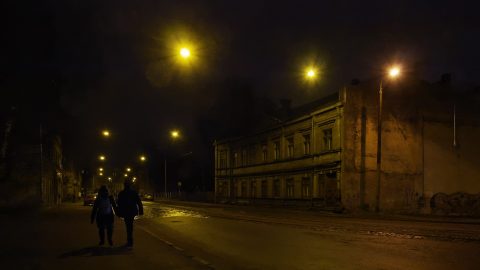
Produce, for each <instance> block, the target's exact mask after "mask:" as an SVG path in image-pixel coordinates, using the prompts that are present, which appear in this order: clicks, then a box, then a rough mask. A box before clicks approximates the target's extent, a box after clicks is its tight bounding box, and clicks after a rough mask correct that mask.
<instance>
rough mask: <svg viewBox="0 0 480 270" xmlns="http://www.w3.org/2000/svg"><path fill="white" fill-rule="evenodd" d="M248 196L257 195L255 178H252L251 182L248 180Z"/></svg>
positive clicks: (253, 196)
mask: <svg viewBox="0 0 480 270" xmlns="http://www.w3.org/2000/svg"><path fill="white" fill-rule="evenodd" d="M250 197H252V198H255V197H257V181H255V180H252V182H250Z"/></svg>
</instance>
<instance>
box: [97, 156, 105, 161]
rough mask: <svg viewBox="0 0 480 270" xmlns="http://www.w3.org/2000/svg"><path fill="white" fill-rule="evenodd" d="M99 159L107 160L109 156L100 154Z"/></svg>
mask: <svg viewBox="0 0 480 270" xmlns="http://www.w3.org/2000/svg"><path fill="white" fill-rule="evenodd" d="M98 159H99V160H100V161H105V160H106V159H107V158H106V157H105V156H104V155H100V156H98Z"/></svg>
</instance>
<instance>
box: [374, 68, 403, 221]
mask: <svg viewBox="0 0 480 270" xmlns="http://www.w3.org/2000/svg"><path fill="white" fill-rule="evenodd" d="M400 73H401V72H400V68H399V67H397V66H392V67H391V68H389V69H388V72H387V74H388V78H389V79H392V80H393V79H396V78H397V77H398V76H399V75H400ZM382 111H383V79H381V80H380V87H379V89H378V125H377V128H378V129H377V194H376V204H375V211H376V212H379V211H380V183H381V177H382V174H381V169H382Z"/></svg>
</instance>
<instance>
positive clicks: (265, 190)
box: [262, 180, 268, 198]
mask: <svg viewBox="0 0 480 270" xmlns="http://www.w3.org/2000/svg"><path fill="white" fill-rule="evenodd" d="M267 197H268V184H267V180H262V198H267Z"/></svg>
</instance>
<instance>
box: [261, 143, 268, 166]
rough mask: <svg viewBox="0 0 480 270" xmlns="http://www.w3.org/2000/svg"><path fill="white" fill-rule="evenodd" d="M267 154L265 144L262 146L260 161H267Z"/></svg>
mask: <svg viewBox="0 0 480 270" xmlns="http://www.w3.org/2000/svg"><path fill="white" fill-rule="evenodd" d="M267 154H268V152H267V145H266V144H262V160H263V161H264V162H265V161H267V159H268V156H267Z"/></svg>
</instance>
